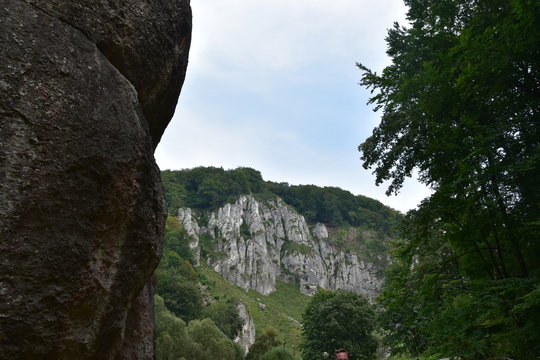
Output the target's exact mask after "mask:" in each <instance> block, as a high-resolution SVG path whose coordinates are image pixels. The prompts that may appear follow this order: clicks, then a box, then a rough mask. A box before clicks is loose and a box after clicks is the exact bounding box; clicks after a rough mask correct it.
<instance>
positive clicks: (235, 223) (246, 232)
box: [183, 195, 382, 299]
mask: <svg viewBox="0 0 540 360" xmlns="http://www.w3.org/2000/svg"><path fill="white" fill-rule="evenodd" d="M183 211H184V212H185V211H186V210H183ZM192 221H193V219H192V218H191V217H190V222H192ZM185 226H186V225H185ZM189 226H190V229H194V228H199V225H193V224H191V223H190V225H189ZM199 231H200V232H206V233H207V234H208V235H209V236H211V237H212V238H214V240H215V242H216V253H215V254H214V255H212V256H210V257H209V258H208V259H207V262H208V264H209V265H210V266H212V268H214V270H215V271H217V272H219V273H220V274H222V275H223V277H225V278H226V279H227V280H229V281H230V282H232V283H233V284H235V285H238V286H240V287H242V288H243V289H246V290H248V289H254V290H256V291H258V292H260V293H261V294H265V295H267V294H269V293H271V292H272V291H274V290H275V284H276V280H283V281H286V282H298V283H299V284H300V289H301V291H302V292H304V293H306V294H309V295H311V294H313V293H314V292H315V291H316V289H317V288H326V289H331V290H336V289H344V290H351V291H355V292H358V293H361V294H363V295H365V296H366V297H368V298H369V299H373V298H374V297H375V296H377V294H378V291H379V289H380V286H381V285H382V271H381V270H382V269H381V268H380V266H379V265H377V264H375V263H373V262H368V261H365V260H362V259H360V258H359V256H358V255H357V254H355V253H345V252H343V251H338V250H337V249H336V248H335V247H334V246H333V245H331V240H332V239H331V238H330V236H329V231H328V229H327V228H326V227H325V226H324V225H323V224H316V225H315V226H312V227H311V228H310V227H309V226H308V225H307V223H306V221H305V219H304V217H303V216H301V215H299V214H298V213H296V212H295V211H294V210H292V209H290V208H289V207H287V206H286V204H285V203H283V201H282V200H281V199H279V198H276V199H275V200H272V201H266V202H261V201H258V200H256V199H255V198H254V197H252V196H249V195H245V196H241V197H240V198H239V199H238V200H237V201H236V202H235V203H234V204H226V205H225V206H224V207H222V208H220V209H219V210H217V211H215V212H213V213H212V214H210V217H209V221H208V224H206V226H202V227H200V228H199ZM357 235H358V234H355V232H354V231H351V234H350V235H349V236H352V237H354V236H357Z"/></svg>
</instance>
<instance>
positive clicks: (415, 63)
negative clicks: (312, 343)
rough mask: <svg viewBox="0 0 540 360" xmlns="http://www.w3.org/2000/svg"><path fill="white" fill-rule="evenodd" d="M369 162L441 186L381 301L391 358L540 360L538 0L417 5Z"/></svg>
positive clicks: (413, 2) (390, 71) (378, 93)
mask: <svg viewBox="0 0 540 360" xmlns="http://www.w3.org/2000/svg"><path fill="white" fill-rule="evenodd" d="M405 3H406V4H407V5H408V6H409V11H408V21H409V22H410V25H409V26H408V27H407V28H404V27H402V26H400V25H398V24H395V26H394V28H393V29H391V30H390V31H389V33H388V37H387V43H388V51H387V52H388V55H389V56H390V57H391V59H392V64H391V65H390V66H388V67H386V68H385V69H384V70H383V72H382V74H376V73H374V72H372V71H370V70H369V69H368V68H366V67H365V66H363V65H361V64H359V67H360V68H361V69H362V70H363V78H362V81H361V84H362V85H364V86H367V87H368V88H371V89H372V90H373V93H374V96H373V97H372V98H371V100H370V102H371V103H373V104H374V105H375V106H376V109H381V110H382V120H381V123H380V125H379V126H378V127H377V128H375V130H374V131H373V134H372V136H371V137H369V138H368V139H367V140H366V141H365V142H364V143H363V144H362V145H361V146H360V151H361V152H362V160H363V164H364V167H366V168H373V169H374V170H375V174H376V175H377V182H378V183H381V182H383V181H391V186H390V187H389V189H388V193H393V192H396V191H399V189H400V187H401V185H402V184H403V180H404V179H405V178H406V177H407V176H410V175H411V173H412V172H413V170H414V169H417V170H418V171H419V174H420V179H421V181H423V182H424V183H426V184H428V185H429V186H430V187H431V188H432V189H433V190H434V193H433V194H432V195H431V196H430V197H429V198H428V199H426V200H425V201H423V202H422V203H421V204H420V206H419V208H418V209H417V210H414V211H411V212H409V213H408V214H407V217H406V220H405V223H404V226H403V227H402V231H401V240H400V241H399V242H398V243H397V244H396V246H395V255H396V257H397V258H396V263H395V264H394V266H393V268H392V269H391V270H390V271H389V273H388V275H387V283H386V287H385V289H384V291H383V294H382V296H381V299H380V303H381V305H382V307H383V309H384V312H383V314H382V316H381V320H382V324H381V325H382V326H383V328H384V329H385V330H384V331H385V334H386V340H387V342H388V344H389V345H390V346H391V350H392V352H393V353H396V354H398V353H401V354H410V355H414V356H420V355H432V356H436V355H439V356H441V357H442V356H444V357H453V356H455V357H461V358H465V359H501V358H503V357H510V358H514V359H538V358H540V281H539V280H540V258H539V256H538V254H540V239H539V237H540V236H539V235H540V191H539V189H538V184H539V180H540V2H538V1H528V0H490V1H463V0H457V1H429V0H408V1H405Z"/></svg>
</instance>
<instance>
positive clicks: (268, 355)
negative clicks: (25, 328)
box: [260, 346, 295, 360]
mask: <svg viewBox="0 0 540 360" xmlns="http://www.w3.org/2000/svg"><path fill="white" fill-rule="evenodd" d="M260 360H295V359H294V356H293V355H292V354H291V353H290V352H289V351H288V350H287V349H286V348H285V347H284V346H276V347H274V348H272V349H270V350H268V351H267V352H265V353H264V355H263V356H261V357H260Z"/></svg>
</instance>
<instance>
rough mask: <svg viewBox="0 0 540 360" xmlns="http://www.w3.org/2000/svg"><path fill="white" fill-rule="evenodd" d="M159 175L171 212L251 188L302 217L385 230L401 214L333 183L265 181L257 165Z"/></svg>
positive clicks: (216, 203)
mask: <svg viewBox="0 0 540 360" xmlns="http://www.w3.org/2000/svg"><path fill="white" fill-rule="evenodd" d="M161 177H162V179H163V185H164V188H165V198H166V200H167V205H168V207H169V213H170V214H173V215H174V214H176V212H177V211H178V209H179V208H191V209H196V210H215V209H217V208H219V207H220V206H223V205H224V204H225V203H227V202H234V201H235V200H236V198H237V197H238V196H240V195H244V194H254V195H256V197H259V198H261V199H268V198H272V197H275V196H278V197H280V198H281V199H283V200H284V201H285V203H286V204H288V205H290V206H292V207H293V208H294V209H295V210H296V211H298V212H299V213H300V214H302V215H303V216H304V217H305V218H306V221H307V222H308V223H315V222H320V223H324V224H327V225H330V226H363V227H366V228H371V229H376V230H381V231H383V232H386V233H390V232H392V231H394V230H395V228H396V225H397V224H398V223H399V222H400V220H401V218H402V216H401V214H400V213H399V212H397V211H395V210H392V209H390V208H388V207H387V206H385V205H383V204H382V203H380V202H379V201H377V200H373V199H371V198H368V197H366V196H362V195H353V194H351V193H350V192H348V191H346V190H342V189H340V188H337V187H318V186H315V185H289V184H287V183H276V182H271V181H265V180H263V178H262V176H261V173H260V172H259V171H257V170H254V169H251V168H237V169H234V170H224V169H222V168H215V167H199V168H194V169H186V170H176V171H173V170H164V171H162V172H161Z"/></svg>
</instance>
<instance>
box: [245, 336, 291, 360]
mask: <svg viewBox="0 0 540 360" xmlns="http://www.w3.org/2000/svg"><path fill="white" fill-rule="evenodd" d="M281 344H282V342H281V340H280V339H279V334H278V331H277V330H276V329H274V328H267V329H265V330H264V332H263V333H262V334H260V335H258V336H257V337H256V339H255V342H254V343H253V345H251V347H250V348H249V352H248V355H247V356H246V360H261V359H262V357H263V355H265V354H266V353H267V352H268V351H269V350H271V349H273V348H275V347H277V346H280V345H281Z"/></svg>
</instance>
